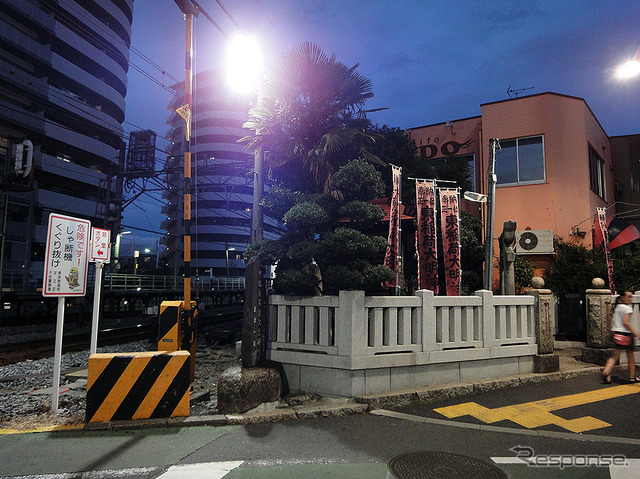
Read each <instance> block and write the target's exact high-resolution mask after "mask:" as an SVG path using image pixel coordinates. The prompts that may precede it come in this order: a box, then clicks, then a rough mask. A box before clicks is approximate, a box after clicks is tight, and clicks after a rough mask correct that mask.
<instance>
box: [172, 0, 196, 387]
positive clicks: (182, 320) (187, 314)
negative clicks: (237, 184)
mask: <svg viewBox="0 0 640 479" xmlns="http://www.w3.org/2000/svg"><path fill="white" fill-rule="evenodd" d="M174 1H175V3H176V5H178V7H179V8H180V11H181V12H182V13H183V14H184V19H185V21H186V41H185V66H184V105H182V106H181V107H180V108H178V109H177V110H176V112H177V113H178V114H179V115H180V116H181V117H182V118H183V119H184V122H185V125H184V139H185V143H184V202H183V203H184V208H183V209H184V241H183V248H184V301H183V302H182V306H181V308H179V310H180V309H181V311H180V312H179V318H178V321H179V324H180V327H179V328H178V330H179V331H181V332H180V334H179V336H181V337H179V338H177V339H178V341H177V344H176V345H178V344H179V349H181V350H189V352H190V353H191V361H190V362H191V368H190V381H191V382H193V380H194V377H195V354H196V315H197V306H196V305H195V303H193V304H192V302H191V102H192V99H191V95H192V85H193V73H192V59H193V18H194V16H196V15H198V8H197V7H196V6H195V5H194V4H193V3H192V2H191V1H190V0H174Z"/></svg>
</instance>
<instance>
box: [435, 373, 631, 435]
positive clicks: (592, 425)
mask: <svg viewBox="0 0 640 479" xmlns="http://www.w3.org/2000/svg"><path fill="white" fill-rule="evenodd" d="M637 393H640V385H638V384H625V385H622V386H614V387H609V388H603V389H597V390H595V391H587V392H584V393H579V394H570V395H567V396H560V397H556V398H550V399H542V400H540V401H533V402H528V403H522V404H514V405H512V406H504V407H499V408H495V409H489V408H486V407H484V406H481V405H480V404H477V403H475V402H467V403H462V404H457V405H455V406H448V407H442V408H437V409H434V411H436V412H437V413H439V414H442V415H443V416H445V417H448V418H449V419H451V418H455V417H460V416H473V417H475V418H476V419H478V420H480V421H482V422H485V423H487V424H491V423H495V422H498V421H506V420H508V421H512V422H515V423H516V424H519V425H521V426H524V427H526V428H527V429H532V428H535V427H540V426H547V425H549V424H555V425H556V426H559V427H562V428H564V429H567V430H569V431H571V432H584V431H591V430H593V429H599V428H603V427H608V426H611V424H609V423H607V422H604V421H601V420H600V419H596V418H594V417H591V416H585V417H581V418H576V419H563V418H561V417H558V416H556V415H555V414H552V413H551V412H550V411H556V410H558V409H565V408H569V407H574V406H581V405H583V404H590V403H594V402H598V401H606V400H607V399H613V398H616V397H622V396H628V395H629V394H637Z"/></svg>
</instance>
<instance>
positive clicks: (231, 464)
mask: <svg viewBox="0 0 640 479" xmlns="http://www.w3.org/2000/svg"><path fill="white" fill-rule="evenodd" d="M243 462H244V461H225V462H202V463H198V464H180V465H177V466H171V467H170V468H169V469H167V472H165V473H164V474H161V475H160V476H158V479H185V478H189V479H199V478H205V477H206V478H207V479H222V478H223V477H224V476H226V475H227V474H229V472H231V471H233V470H234V469H235V468H236V467H239V466H240V465H242V463H243Z"/></svg>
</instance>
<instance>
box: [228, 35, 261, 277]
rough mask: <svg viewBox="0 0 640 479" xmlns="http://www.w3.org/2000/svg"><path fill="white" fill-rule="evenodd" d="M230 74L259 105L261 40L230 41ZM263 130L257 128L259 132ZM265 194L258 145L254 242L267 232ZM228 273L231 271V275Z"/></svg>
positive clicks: (235, 85)
mask: <svg viewBox="0 0 640 479" xmlns="http://www.w3.org/2000/svg"><path fill="white" fill-rule="evenodd" d="M227 63H228V66H227V78H228V80H229V83H230V85H231V86H232V88H233V89H235V90H236V91H240V92H244V93H249V92H252V93H255V94H256V105H258V104H259V103H260V82H261V78H262V75H263V74H264V68H263V60H262V53H261V52H260V47H259V45H258V42H257V41H256V40H255V39H253V38H249V37H244V36H237V37H235V38H234V39H233V41H232V42H231V43H230V44H229V47H228V52H227ZM259 133H260V130H256V135H258V134H259ZM263 195H264V151H263V149H262V146H260V145H258V146H256V149H255V154H254V165H253V206H252V209H251V243H255V242H256V241H260V240H261V239H262V236H263V230H264V218H263V215H262V204H261V202H262V197H263ZM227 276H228V275H227Z"/></svg>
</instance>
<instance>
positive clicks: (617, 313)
mask: <svg viewBox="0 0 640 479" xmlns="http://www.w3.org/2000/svg"><path fill="white" fill-rule="evenodd" d="M629 313H633V309H632V308H631V306H629V305H628V304H623V303H620V304H619V305H618V306H616V309H614V310H613V317H612V318H611V331H616V332H618V333H630V332H631V331H629V330H628V329H627V328H625V326H624V323H623V322H622V320H623V319H624V316H625V314H629Z"/></svg>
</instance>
